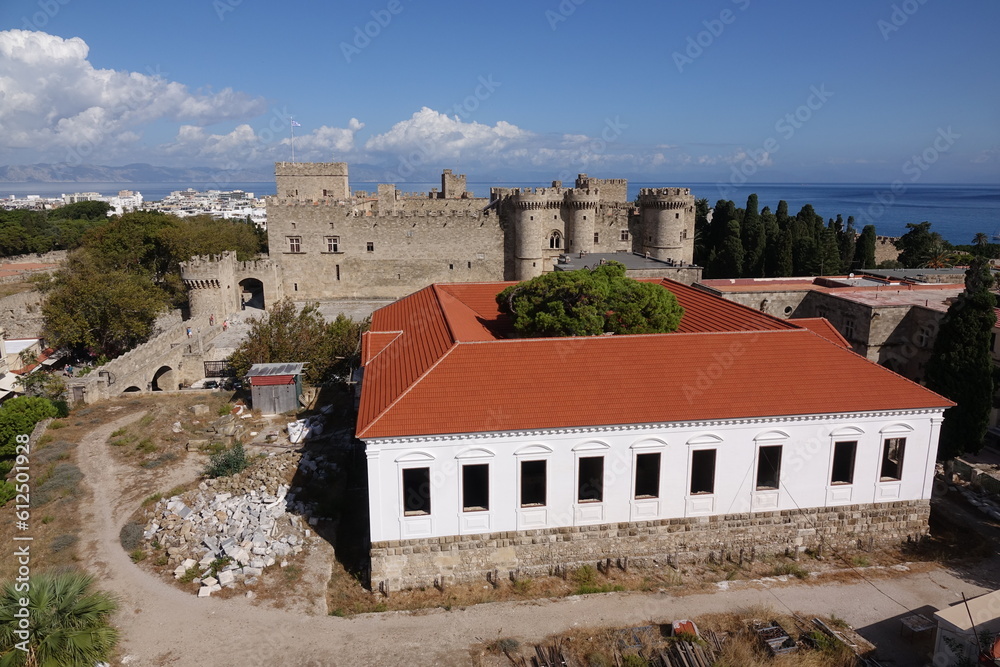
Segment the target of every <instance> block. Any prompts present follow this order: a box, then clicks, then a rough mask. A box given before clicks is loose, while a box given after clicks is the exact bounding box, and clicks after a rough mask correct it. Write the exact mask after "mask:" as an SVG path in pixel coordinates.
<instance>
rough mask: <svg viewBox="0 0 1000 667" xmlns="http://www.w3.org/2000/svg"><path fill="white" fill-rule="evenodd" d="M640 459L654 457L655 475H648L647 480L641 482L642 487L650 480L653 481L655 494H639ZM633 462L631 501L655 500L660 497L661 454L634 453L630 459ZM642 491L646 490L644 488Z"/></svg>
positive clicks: (661, 476)
mask: <svg viewBox="0 0 1000 667" xmlns="http://www.w3.org/2000/svg"><path fill="white" fill-rule="evenodd" d="M640 457H656V473H655V475H653V474H649V479H646V480H643V485H645V483H646V482H649V481H650V480H655V485H656V492H655V493H652V494H649V493H643V494H640V493H639V491H640V489H639V486H640V479H639V470H640V466H639V458H640ZM632 460H633V461H634V471H633V474H632V499H633V500H656V499H658V498H659V497H660V493H661V490H662V488H661V487H662V478H663V452H636V454H635V456H634V457H633V459H632ZM647 460H648V459H647ZM642 490H646V489H645V486H644V488H643V489H642Z"/></svg>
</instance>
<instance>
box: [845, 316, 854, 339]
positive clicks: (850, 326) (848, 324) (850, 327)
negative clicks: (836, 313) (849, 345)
mask: <svg viewBox="0 0 1000 667" xmlns="http://www.w3.org/2000/svg"><path fill="white" fill-rule="evenodd" d="M844 338H847V339H848V340H850V339H851V338H854V320H844Z"/></svg>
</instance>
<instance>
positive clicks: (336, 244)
mask: <svg viewBox="0 0 1000 667" xmlns="http://www.w3.org/2000/svg"><path fill="white" fill-rule="evenodd" d="M323 242H324V243H325V244H326V252H327V253H329V254H332V255H337V254H340V253H341V250H340V237H339V236H324V237H323Z"/></svg>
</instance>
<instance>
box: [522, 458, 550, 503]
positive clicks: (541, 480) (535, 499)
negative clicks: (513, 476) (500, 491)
mask: <svg viewBox="0 0 1000 667" xmlns="http://www.w3.org/2000/svg"><path fill="white" fill-rule="evenodd" d="M544 504H545V461H521V507H532V506H538V505H544Z"/></svg>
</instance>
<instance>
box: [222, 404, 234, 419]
mask: <svg viewBox="0 0 1000 667" xmlns="http://www.w3.org/2000/svg"><path fill="white" fill-rule="evenodd" d="M232 411H233V406H232V404H231V403H223V404H222V405H220V406H219V416H220V417H225V416H226V415H228V414H229V413H230V412H232Z"/></svg>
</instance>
